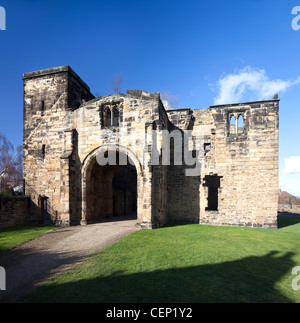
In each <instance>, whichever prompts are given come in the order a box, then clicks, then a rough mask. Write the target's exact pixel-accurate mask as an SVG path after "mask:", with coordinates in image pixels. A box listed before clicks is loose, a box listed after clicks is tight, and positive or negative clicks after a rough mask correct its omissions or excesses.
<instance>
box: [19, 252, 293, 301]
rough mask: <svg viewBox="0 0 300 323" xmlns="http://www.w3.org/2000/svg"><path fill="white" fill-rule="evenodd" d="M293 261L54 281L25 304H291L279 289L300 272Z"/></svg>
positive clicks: (287, 257)
mask: <svg viewBox="0 0 300 323" xmlns="http://www.w3.org/2000/svg"><path fill="white" fill-rule="evenodd" d="M292 256H293V254H292V253H286V254H284V255H280V254H279V253H278V252H276V251H274V252H270V253H268V254H266V255H264V256H261V257H258V256H251V257H246V258H243V259H240V260H236V261H229V262H223V263H219V264H208V265H202V266H196V267H187V268H174V269H166V270H157V271H153V272H140V273H135V274H127V275H126V274H125V273H124V272H123V273H122V272H120V271H118V272H116V273H114V274H112V275H110V276H108V277H95V278H91V279H80V278H77V280H76V281H72V282H65V283H59V284H58V283H55V281H54V282H52V283H51V284H49V285H46V286H42V287H40V288H39V289H37V290H36V291H35V292H34V293H32V294H30V295H28V296H27V297H26V298H24V299H23V300H22V302H66V303H68V302H80V303H82V302H90V303H96V302H103V303H131V302H133V303H155V302H157V303H161V302H166V303H170V302H175V303H181V302H186V303H201V302H214V303H216V302H234V303H237V302H247V303H259V302H265V303H266V302H268V303H271V302H291V300H290V299H289V298H288V297H287V296H286V295H284V294H283V292H282V291H281V290H278V289H277V288H276V283H277V282H278V281H279V280H281V279H282V277H283V276H284V275H286V274H287V273H290V272H291V269H292V268H293V267H294V266H295V263H294V261H293V260H292ZM99 266H101V263H99ZM93 270H95V267H93ZM95 276H97V274H95ZM67 279H68V278H67Z"/></svg>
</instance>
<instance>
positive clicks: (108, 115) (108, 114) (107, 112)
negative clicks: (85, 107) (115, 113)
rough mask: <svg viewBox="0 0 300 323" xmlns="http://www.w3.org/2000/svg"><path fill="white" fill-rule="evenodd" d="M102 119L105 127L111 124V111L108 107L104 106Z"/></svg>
mask: <svg viewBox="0 0 300 323" xmlns="http://www.w3.org/2000/svg"><path fill="white" fill-rule="evenodd" d="M103 121H104V122H103V124H104V126H105V127H110V126H111V121H112V119H111V111H110V109H109V108H106V109H105V110H104V115H103Z"/></svg>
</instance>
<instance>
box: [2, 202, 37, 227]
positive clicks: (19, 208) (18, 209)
mask: <svg viewBox="0 0 300 323" xmlns="http://www.w3.org/2000/svg"><path fill="white" fill-rule="evenodd" d="M31 212H32V210H31V208H30V199H29V198H27V197H0V227H12V226H16V225H26V224H29V223H30V215H31Z"/></svg>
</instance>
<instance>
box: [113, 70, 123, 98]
mask: <svg viewBox="0 0 300 323" xmlns="http://www.w3.org/2000/svg"><path fill="white" fill-rule="evenodd" d="M122 81H123V77H122V74H116V75H115V77H113V79H112V88H113V91H114V93H115V94H118V93H120V90H121V83H122Z"/></svg>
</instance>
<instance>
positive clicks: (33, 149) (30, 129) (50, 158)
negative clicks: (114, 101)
mask: <svg viewBox="0 0 300 323" xmlns="http://www.w3.org/2000/svg"><path fill="white" fill-rule="evenodd" d="M73 73H74V72H73V71H72V70H71V69H70V68H69V67H68V66H63V67H59V68H53V69H48V70H42V71H37V72H32V73H26V74H24V76H23V79H24V156H23V157H24V158H23V159H24V162H23V165H24V179H25V190H26V194H27V195H30V196H31V198H32V201H33V203H35V205H37V207H41V198H42V197H48V198H49V201H50V207H51V215H52V217H53V219H54V220H55V221H56V222H58V223H60V222H65V224H67V222H68V221H69V219H67V218H64V217H65V216H66V217H68V214H69V208H70V204H69V190H70V178H69V163H70V160H69V159H68V158H65V159H61V156H63V154H64V153H65V150H66V147H65V144H66V140H65V130H66V129H68V123H69V119H70V118H71V115H72V109H73V108H76V104H78V103H77V101H76V100H77V99H78V100H79V99H91V98H93V96H92V95H91V94H90V93H89V90H88V88H87V86H86V85H85V84H84V83H82V82H81V81H80V79H79V77H76V76H74V74H73ZM72 91H75V92H76V93H75V94H74V95H73V94H72ZM81 93H82V94H81ZM74 102H75V103H74ZM71 149H72V148H71ZM65 175H66V176H65Z"/></svg>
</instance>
